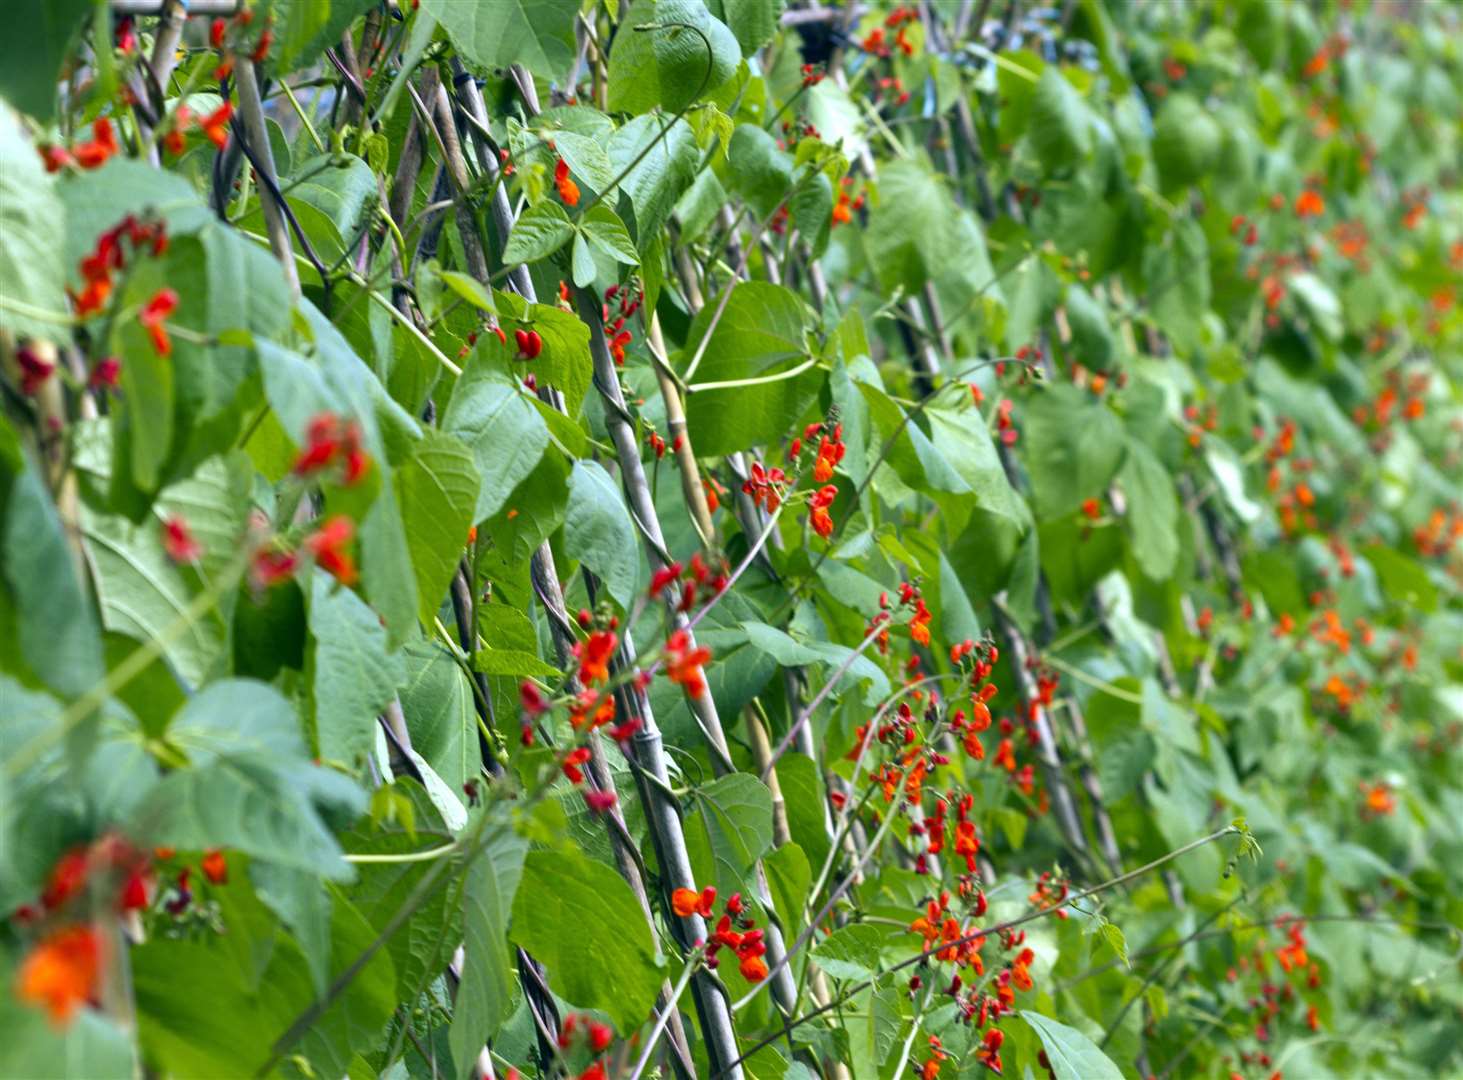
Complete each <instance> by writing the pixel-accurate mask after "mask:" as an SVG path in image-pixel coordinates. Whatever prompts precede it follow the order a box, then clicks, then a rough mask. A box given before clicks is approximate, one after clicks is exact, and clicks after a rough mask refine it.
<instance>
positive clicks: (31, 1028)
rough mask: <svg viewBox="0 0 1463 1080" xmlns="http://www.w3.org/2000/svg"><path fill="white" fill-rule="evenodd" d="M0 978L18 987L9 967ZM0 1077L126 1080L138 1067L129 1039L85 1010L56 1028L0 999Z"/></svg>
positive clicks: (11, 999) (10, 997)
mask: <svg viewBox="0 0 1463 1080" xmlns="http://www.w3.org/2000/svg"><path fill="white" fill-rule="evenodd" d="M0 978H3V979H4V980H5V984H6V985H7V986H13V985H15V973H14V972H13V971H12V970H10V965H9V964H4V965H0ZM0 1029H3V1030H4V1031H5V1040H4V1042H3V1043H0V1074H3V1075H5V1076H24V1077H27V1078H30V1080H72V1078H74V1080H128V1078H129V1077H132V1076H135V1075H137V1070H138V1065H137V1062H136V1060H135V1052H134V1049H133V1045H132V1038H131V1036H130V1035H129V1034H128V1033H127V1032H126V1031H124V1030H123V1029H122V1028H121V1026H120V1025H118V1023H117V1022H116V1021H114V1020H112V1019H110V1018H109V1017H107V1016H105V1015H104V1014H103V1013H101V1012H98V1011H97V1010H95V1009H82V1010H80V1011H79V1012H78V1013H77V1014H76V1016H75V1017H73V1018H72V1020H71V1021H70V1023H68V1024H66V1025H65V1026H64V1027H58V1026H57V1025H56V1024H54V1023H52V1022H51V1021H50V1020H49V1019H48V1018H47V1017H46V1014H45V1012H44V1011H43V1010H41V1009H38V1008H36V1007H35V1006H34V1005H31V1004H26V1003H23V1002H21V1001H20V999H19V998H18V997H17V996H16V995H14V994H5V995H4V996H3V997H0Z"/></svg>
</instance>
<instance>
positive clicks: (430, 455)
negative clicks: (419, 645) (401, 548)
mask: <svg viewBox="0 0 1463 1080" xmlns="http://www.w3.org/2000/svg"><path fill="white" fill-rule="evenodd" d="M391 479H392V482H393V483H394V484H395V485H396V499H397V503H398V505H399V506H400V507H401V519H402V522H403V523H404V524H405V526H406V546H407V550H408V551H409V552H410V553H411V564H412V569H413V570H414V571H415V572H416V579H417V604H418V607H417V614H418V616H419V617H420V618H421V620H422V622H423V624H425V625H427V626H430V625H431V624H432V619H433V617H434V616H435V615H436V614H437V609H438V607H439V606H440V605H441V603H442V599H443V597H444V596H445V595H446V594H447V586H448V585H449V584H450V583H451V581H452V577H453V575H454V574H456V573H457V564H458V562H459V560H460V559H461V557H462V549H463V547H464V546H465V545H466V543H467V531H468V529H469V528H470V527H471V526H472V523H473V514H474V511H475V510H476V509H477V497H478V488H479V486H480V481H479V478H478V471H477V466H476V465H475V464H474V463H473V456H472V451H470V450H469V449H468V448H467V447H466V446H464V445H463V443H462V442H461V441H460V440H458V439H455V438H453V437H452V436H450V435H443V434H442V433H441V432H439V431H435V430H433V429H431V428H428V429H427V430H426V431H424V432H423V433H422V441H421V442H420V443H418V444H417V445H416V446H415V447H413V450H412V456H411V457H410V458H408V459H407V460H406V461H405V462H403V463H402V464H401V465H400V466H399V467H398V468H397V469H396V470H395V472H394V473H393V475H392V478H391Z"/></svg>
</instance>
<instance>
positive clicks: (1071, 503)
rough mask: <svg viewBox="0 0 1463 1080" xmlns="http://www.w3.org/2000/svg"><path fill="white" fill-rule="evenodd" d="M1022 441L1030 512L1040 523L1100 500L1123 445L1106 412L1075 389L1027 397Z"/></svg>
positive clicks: (1063, 388) (1119, 430)
mask: <svg viewBox="0 0 1463 1080" xmlns="http://www.w3.org/2000/svg"><path fill="white" fill-rule="evenodd" d="M1022 437H1023V438H1022V441H1023V442H1025V444H1026V446H1027V470H1028V472H1029V474H1030V477H1031V488H1032V494H1033V495H1034V497H1035V501H1036V512H1037V514H1038V516H1039V517H1041V518H1043V519H1047V518H1055V517H1061V516H1063V515H1065V514H1070V513H1072V512H1073V511H1075V510H1077V509H1078V508H1079V507H1080V506H1081V505H1082V503H1083V501H1084V500H1086V499H1093V498H1100V497H1101V496H1102V494H1103V492H1104V490H1105V489H1106V488H1107V485H1108V483H1109V482H1110V481H1111V480H1112V478H1113V476H1114V474H1116V472H1117V470H1118V466H1119V465H1121V464H1122V459H1123V452H1124V449H1125V446H1126V440H1125V436H1124V434H1123V426H1122V424H1121V422H1119V420H1118V418H1117V417H1116V416H1114V415H1113V413H1112V410H1110V409H1109V408H1108V407H1107V406H1106V405H1104V404H1102V403H1101V402H1100V401H1093V400H1092V399H1091V398H1090V397H1089V396H1088V395H1086V394H1085V393H1084V392H1083V391H1081V390H1079V389H1077V388H1076V387H1075V386H1051V387H1048V388H1047V389H1046V390H1045V391H1043V392H1042V393H1040V394H1038V395H1037V396H1036V397H1034V398H1032V399H1031V402H1030V404H1029V405H1028V406H1027V409H1026V416H1025V430H1024V431H1023V432H1022Z"/></svg>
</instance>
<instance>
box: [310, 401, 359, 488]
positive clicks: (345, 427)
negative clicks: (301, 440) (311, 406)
mask: <svg viewBox="0 0 1463 1080" xmlns="http://www.w3.org/2000/svg"><path fill="white" fill-rule="evenodd" d="M338 461H339V462H343V463H344V477H343V481H344V483H345V485H346V486H347V487H350V486H351V485H353V484H356V483H357V482H359V481H360V480H361V478H362V477H364V476H365V475H366V473H367V472H368V471H369V470H370V468H371V457H370V455H369V454H367V453H366V451H365V450H364V449H362V447H361V429H360V427H359V426H358V425H357V424H356V422H355V421H354V420H341V419H340V418H339V417H338V416H336V415H335V414H334V413H332V412H322V413H317V414H316V415H315V416H314V417H312V418H311V420H310V423H309V426H308V427H306V428H305V447H304V449H303V450H301V451H300V454H299V457H297V458H295V467H294V473H295V475H296V476H308V475H309V474H311V473H314V472H319V471H320V470H321V469H327V468H329V467H330V466H332V465H334V464H335V463H336V462H338Z"/></svg>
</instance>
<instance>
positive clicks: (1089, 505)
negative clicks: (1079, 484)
mask: <svg viewBox="0 0 1463 1080" xmlns="http://www.w3.org/2000/svg"><path fill="white" fill-rule="evenodd" d="M1082 513H1084V514H1086V515H1087V517H1088V518H1090V519H1091V520H1093V521H1096V520H1097V519H1098V518H1099V517H1101V516H1102V503H1100V502H1098V501H1097V500H1096V499H1084V500H1083V502H1082Z"/></svg>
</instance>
